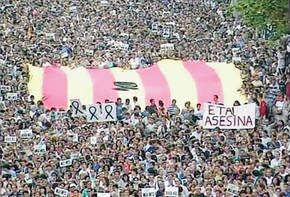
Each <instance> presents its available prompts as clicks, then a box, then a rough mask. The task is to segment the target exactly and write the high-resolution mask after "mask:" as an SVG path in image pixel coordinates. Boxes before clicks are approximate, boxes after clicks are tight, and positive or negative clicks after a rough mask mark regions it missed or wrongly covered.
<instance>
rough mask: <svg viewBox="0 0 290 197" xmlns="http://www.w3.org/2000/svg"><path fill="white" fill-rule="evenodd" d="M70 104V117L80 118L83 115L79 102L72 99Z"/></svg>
mask: <svg viewBox="0 0 290 197" xmlns="http://www.w3.org/2000/svg"><path fill="white" fill-rule="evenodd" d="M70 102H71V107H72V117H80V116H83V115H85V113H84V111H83V109H82V104H81V101H80V100H79V99H72V100H70Z"/></svg>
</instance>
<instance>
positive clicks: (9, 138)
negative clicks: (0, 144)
mask: <svg viewBox="0 0 290 197" xmlns="http://www.w3.org/2000/svg"><path fill="white" fill-rule="evenodd" d="M4 142H6V143H16V142H17V137H16V136H5V137H4Z"/></svg>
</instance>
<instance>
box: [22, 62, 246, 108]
mask: <svg viewBox="0 0 290 197" xmlns="http://www.w3.org/2000/svg"><path fill="white" fill-rule="evenodd" d="M29 72H30V80H29V84H28V87H29V91H30V94H32V95H34V96H35V98H36V99H37V100H42V101H43V102H44V105H45V107H47V108H51V107H55V108H57V109H59V108H64V109H65V108H68V106H69V104H70V102H69V100H70V99H80V101H81V102H82V104H93V103H96V102H104V101H105V99H109V100H111V101H115V100H116V99H117V98H118V97H121V98H122V99H126V98H129V99H131V100H132V97H133V96H137V97H138V99H139V104H140V105H141V107H144V106H146V105H147V104H148V103H149V100H150V99H152V98H153V99H155V100H156V101H158V100H162V101H163V102H164V103H165V105H166V106H169V105H170V103H171V100H172V99H176V100H177V104H178V105H179V106H180V107H183V105H184V103H185V102H186V101H191V103H192V104H193V106H195V105H196V104H197V103H205V102H209V101H212V99H213V95H218V96H219V100H220V102H223V103H225V104H227V105H232V104H233V102H234V101H235V100H239V101H240V102H245V97H244V96H243V95H241V94H240V93H239V92H238V91H237V90H238V89H239V88H240V87H241V85H242V81H241V77H240V71H239V70H238V69H237V68H235V66H234V65H233V64H225V63H205V62H202V61H177V60H168V59H167V60H162V61H160V62H158V63H157V64H155V65H153V66H151V67H149V68H144V69H139V70H123V69H120V68H111V69H86V68H83V67H80V68H76V69H70V68H68V67H60V66H49V67H44V68H39V67H33V66H31V65H29Z"/></svg>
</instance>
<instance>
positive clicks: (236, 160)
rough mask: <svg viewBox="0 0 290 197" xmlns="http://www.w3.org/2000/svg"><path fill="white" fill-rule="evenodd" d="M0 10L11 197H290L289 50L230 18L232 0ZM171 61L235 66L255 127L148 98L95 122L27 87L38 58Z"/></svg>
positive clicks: (48, 0)
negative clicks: (232, 125) (226, 126)
mask: <svg viewBox="0 0 290 197" xmlns="http://www.w3.org/2000/svg"><path fill="white" fill-rule="evenodd" d="M0 7H1V11H0V159H1V160H0V161H1V162H0V196H1V197H2V196H3V197H38V196H39V197H50V196H61V194H55V193H56V190H57V189H56V188H58V189H60V190H59V191H68V195H67V196H68V197H93V196H97V194H98V193H110V195H111V196H112V197H141V196H142V189H144V188H155V190H156V196H157V197H161V196H165V194H164V191H165V188H166V187H177V188H178V196H179V197H205V196H206V197H228V196H241V197H289V196H290V177H289V172H290V155H289V151H290V140H289V138H290V64H289V63H290V62H288V61H287V58H285V56H287V55H289V54H290V46H288V48H287V46H281V47H280V48H277V49H272V48H270V47H268V46H267V44H266V43H267V42H266V41H265V40H264V39H263V38H261V37H257V36H256V35H255V31H253V30H252V29H251V28H248V27H246V26H245V25H243V23H242V22H241V20H240V19H239V18H234V17H229V16H227V15H226V9H225V3H216V2H215V1H209V0H208V1H207V0H195V1H190V0H178V1H172V0H162V1H155V0H154V1H152V2H151V3H148V2H147V1H145V0H140V1H137V0H133V1H128V0H124V1H121V0H100V1H96V0H83V1H76V0H61V1H60V0H25V1H23V0H14V1H12V0H2V1H1V2H0ZM165 58H170V59H186V60H204V61H207V62H210V61H214V62H234V63H235V64H236V67H237V68H239V69H240V70H241V77H242V79H243V85H242V87H241V89H240V91H241V92H242V93H243V94H244V95H246V97H247V98H248V103H255V104H256V108H257V110H256V120H257V121H256V127H255V128H254V129H242V130H234V129H232V130H223V129H220V128H215V129H211V130H208V129H204V128H203V127H202V125H200V124H199V122H200V121H198V120H201V119H202V115H203V111H202V108H201V104H197V103H191V102H190V101H188V102H187V103H186V104H185V105H184V107H178V106H183V104H181V103H178V101H175V100H173V101H172V104H171V105H170V106H163V104H162V103H163V102H162V101H159V99H158V98H152V102H151V104H150V105H149V106H147V107H146V108H145V109H141V108H140V107H139V105H138V98H134V100H133V99H132V98H128V99H129V101H126V102H125V101H124V100H121V99H118V101H116V105H117V114H118V121H116V122H103V123H88V122H87V121H86V118H85V117H79V118H75V117H72V116H71V109H68V111H56V110H55V109H54V108H52V109H46V108H45V107H44V104H43V102H42V101H38V100H35V98H34V96H33V95H30V94H29V92H28V88H27V84H28V80H29V70H28V67H27V66H26V64H27V63H32V64H33V65H34V66H40V67H43V66H49V65H51V64H61V65H63V66H70V67H71V68H74V67H78V66H85V67H94V68H110V67H121V68H124V69H126V68H128V69H137V68H139V69H142V68H145V67H148V66H151V65H152V64H153V63H155V62H157V61H159V60H161V59H165ZM210 99H211V98H210ZM215 99H217V98H215ZM209 101H211V100H209ZM176 102H177V104H176ZM211 102H213V101H211ZM239 104H243V103H239V101H237V102H235V104H234V105H239ZM92 137H93V138H92ZM91 139H94V142H93V141H92V140H91ZM234 193H235V194H234Z"/></svg>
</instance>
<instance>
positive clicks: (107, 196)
mask: <svg viewBox="0 0 290 197" xmlns="http://www.w3.org/2000/svg"><path fill="white" fill-rule="evenodd" d="M97 197H111V194H110V193H97Z"/></svg>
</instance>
